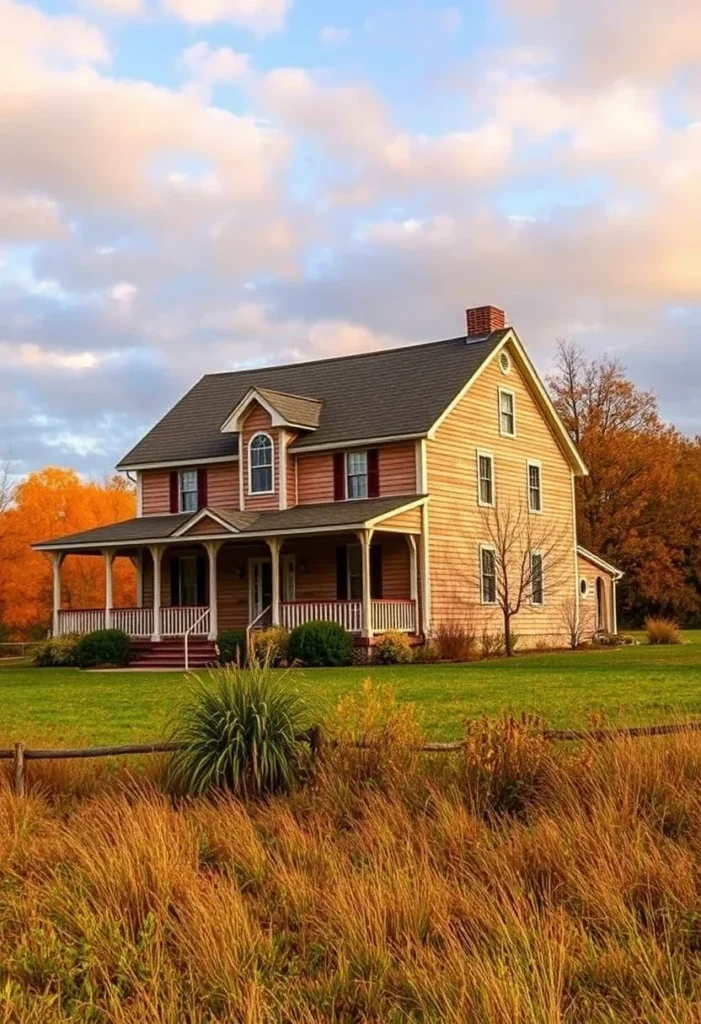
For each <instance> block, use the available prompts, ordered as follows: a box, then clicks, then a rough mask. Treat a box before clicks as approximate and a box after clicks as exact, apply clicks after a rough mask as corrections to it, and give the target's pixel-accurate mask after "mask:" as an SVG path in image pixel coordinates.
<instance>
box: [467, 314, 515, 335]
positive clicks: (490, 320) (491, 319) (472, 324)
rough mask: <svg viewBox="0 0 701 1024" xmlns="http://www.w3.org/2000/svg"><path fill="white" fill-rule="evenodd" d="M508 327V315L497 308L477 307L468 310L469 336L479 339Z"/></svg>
mask: <svg viewBox="0 0 701 1024" xmlns="http://www.w3.org/2000/svg"><path fill="white" fill-rule="evenodd" d="M504 327H506V313H505V312H504V310H503V309H498V308H497V307H496V306H475V308H474V309H468V310H467V336H468V338H477V337H479V336H482V335H485V334H491V332H492V331H501V330H503V329H504Z"/></svg>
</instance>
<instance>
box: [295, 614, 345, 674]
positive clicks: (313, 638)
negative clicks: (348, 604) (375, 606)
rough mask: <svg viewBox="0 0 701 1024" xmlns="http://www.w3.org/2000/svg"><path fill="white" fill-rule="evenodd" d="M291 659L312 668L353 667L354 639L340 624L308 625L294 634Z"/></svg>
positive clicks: (298, 627)
mask: <svg viewBox="0 0 701 1024" xmlns="http://www.w3.org/2000/svg"><path fill="white" fill-rule="evenodd" d="M289 656H290V660H291V661H301V662H303V663H304V664H305V665H309V666H310V667H311V668H324V667H328V668H333V667H336V666H338V665H350V664H351V662H352V660H353V637H352V636H351V635H350V633H346V631H345V629H344V628H343V626H339V625H338V623H337V622H307V623H306V624H305V625H303V626H297V628H296V629H293V630H292V632H291V633H290V647H289Z"/></svg>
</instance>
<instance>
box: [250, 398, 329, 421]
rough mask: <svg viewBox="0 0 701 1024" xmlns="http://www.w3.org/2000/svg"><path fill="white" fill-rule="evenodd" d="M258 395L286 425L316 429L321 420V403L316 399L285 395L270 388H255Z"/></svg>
mask: <svg viewBox="0 0 701 1024" xmlns="http://www.w3.org/2000/svg"><path fill="white" fill-rule="evenodd" d="M257 391H258V394H259V395H260V396H261V398H264V399H265V400H266V402H269V403H270V405H272V407H273V409H276V410H277V411H278V412H279V413H280V415H281V416H282V417H283V418H284V419H286V420H287V422H288V423H294V424H297V425H298V426H300V427H309V428H310V429H316V427H318V426H319V419H320V418H321V409H322V403H321V402H320V401H319V400H318V399H316V398H303V397H302V396H301V395H285V394H283V393H282V392H281V391H271V390H270V388H257Z"/></svg>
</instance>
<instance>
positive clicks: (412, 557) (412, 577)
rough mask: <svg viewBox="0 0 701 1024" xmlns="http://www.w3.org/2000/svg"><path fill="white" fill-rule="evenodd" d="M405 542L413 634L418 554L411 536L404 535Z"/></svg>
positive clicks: (417, 618) (417, 581)
mask: <svg viewBox="0 0 701 1024" xmlns="http://www.w3.org/2000/svg"><path fill="white" fill-rule="evenodd" d="M406 542H407V544H408V545H409V597H410V598H411V600H412V601H413V602H414V632H418V628H419V565H418V553H417V550H416V537H414V535H413V534H411V533H407V534H406Z"/></svg>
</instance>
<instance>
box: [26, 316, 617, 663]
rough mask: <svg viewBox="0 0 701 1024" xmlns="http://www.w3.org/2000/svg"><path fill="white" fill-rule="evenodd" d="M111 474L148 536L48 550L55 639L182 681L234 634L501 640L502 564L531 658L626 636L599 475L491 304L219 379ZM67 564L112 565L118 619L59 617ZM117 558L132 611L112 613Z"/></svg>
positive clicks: (103, 537) (118, 533)
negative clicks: (328, 630) (100, 638)
mask: <svg viewBox="0 0 701 1024" xmlns="http://www.w3.org/2000/svg"><path fill="white" fill-rule="evenodd" d="M117 468H118V469H120V470H123V471H126V472H129V473H130V474H134V475H135V479H136V485H137V495H138V514H137V517H136V518H135V519H132V520H129V521H127V522H121V523H115V524H113V525H110V526H105V527H102V528H99V529H95V530H89V531H87V532H83V533H79V534H74V535H72V536H68V537H62V538H58V539H54V540H49V541H45V542H43V543H41V544H37V545H35V546H36V547H37V548H38V549H39V550H42V551H48V552H51V553H52V555H53V566H54V619H53V629H54V633H56V634H61V633H72V632H85V631H88V630H92V629H96V628H102V627H105V626H112V627H118V628H120V629H123V630H125V631H126V632H128V633H129V634H131V635H132V636H133V637H134V638H135V639H136V641H138V643H139V644H140V646H141V650H142V653H141V657H142V659H143V660H144V661H151V662H152V663H166V664H167V663H168V661H169V660H170V661H172V662H175V661H177V660H181V659H182V648H183V638H184V637H185V636H186V635H187V637H188V642H189V643H190V644H191V645H192V649H193V651H194V652H195V656H196V657H197V658H200V659H203V660H208V659H209V658H210V657H211V654H212V650H211V645H212V642H213V641H214V639H215V638H216V636H217V634H218V632H219V631H220V630H222V629H226V628H255V627H256V626H260V625H263V624H275V625H277V624H280V625H284V626H287V627H294V626H297V625H299V624H301V623H304V622H307V621H310V620H313V619H332V620H335V621H337V622H339V623H341V624H342V625H343V626H344V627H345V628H346V629H347V630H348V631H349V632H351V633H353V634H354V636H355V637H356V644H357V646H358V647H359V648H360V649H361V650H362V649H365V650H366V649H367V648H368V647H370V646H371V645H372V643H373V637H374V636H376V635H377V634H378V633H382V632H383V631H386V630H388V629H394V630H401V631H404V632H406V633H408V634H410V635H411V636H412V637H413V638H415V640H416V642H420V640H421V638H424V637H426V636H429V635H430V634H431V633H432V631H434V630H435V629H436V628H437V627H438V626H439V625H440V624H442V623H447V622H451V621H454V620H458V619H459V620H461V621H468V620H469V621H470V622H471V623H472V625H473V627H474V628H475V630H476V631H477V633H478V634H481V633H483V632H492V633H497V632H499V631H500V630H501V629H503V621H502V614H501V609H500V594H501V590H502V588H501V587H500V582H503V581H501V580H500V574H504V576H506V574H507V572H511V571H512V569H511V565H510V564H508V563H507V559H508V560H509V561H510V563H512V564H513V566H514V567H515V568H516V569H517V570H518V572H519V579H520V582H521V585H522V589H524V593H523V595H522V596H523V600H522V602H521V607H520V609H519V612H518V619H517V620H515V621H514V628H515V629H516V630H517V632H518V634H519V637H520V640H521V644H522V645H529V644H530V645H534V644H536V643H541V642H542V643H552V644H558V643H564V642H566V639H567V634H568V629H570V628H571V625H572V622H573V620H576V622H577V623H578V628H581V629H583V630H586V631H587V632H588V633H589V634H591V633H593V632H594V631H596V630H606V631H610V632H615V631H616V581H617V579H618V578H619V576H620V573H618V572H617V570H616V569H615V568H614V567H613V566H610V565H608V564H607V563H606V562H605V561H603V560H602V559H600V558H598V557H597V556H595V555H593V554H591V553H590V552H587V551H585V550H584V549H583V548H581V547H579V546H578V544H577V536H576V525H575V498H574V481H575V477H576V476H578V475H584V474H586V473H587V469H586V467H585V465H584V464H583V462H582V459H581V457H580V455H579V453H578V451H577V449H576V448H575V446H574V444H573V442H572V440H571V439H570V437H569V435H568V433H567V431H566V430H565V428H564V426H563V424H562V422H561V421H560V419H559V417H558V415H557V412H556V411H555V408H554V407H553V404H552V402H551V401H550V399H549V397H548V394H547V392H546V390H545V387H544V386H543V383H542V381H541V380H540V378H539V376H538V374H537V372H536V370H535V368H534V366H533V364H532V362H531V360H530V358H529V356H528V353H527V352H526V349H525V347H524V345H523V344H522V342H521V341H520V339H519V337H518V336H517V334H516V332H515V331H514V329H513V328H511V327H508V326H507V325H506V319H505V315H504V313H503V311H501V310H499V309H497V308H495V307H493V306H483V307H478V308H475V309H469V310H467V333H466V335H465V336H462V337H458V338H451V339H449V340H447V341H439V342H433V343H430V344H420V345H412V346H409V347H406V348H397V349H389V350H382V351H377V352H370V353H366V354H361V355H353V356H346V357H339V358H331V359H324V360H320V361H316V362H308V363H298V364H294V365H291V366H277V367H269V368H260V369H253V370H244V371H241V372H234V373H218V374H208V375H206V376H205V377H203V378H202V379H201V380H200V381H199V382H198V383H197V384H196V385H195V386H194V387H193V388H192V390H190V391H189V392H188V393H187V394H186V395H185V396H184V397H183V398H182V399H181V400H180V401H179V402H178V403H177V404H176V405H175V406H174V407H173V408H172V409H171V410H170V412H168V413H167V414H166V416H165V417H164V418H163V419H162V420H161V421H160V422H159V423H157V424H156V426H155V427H153V429H152V430H151V431H150V432H149V433H148V434H147V435H146V436H145V437H144V438H143V439H142V440H141V441H140V442H139V443H138V444H137V445H136V446H135V447H134V448H133V449H132V450H131V451H130V452H129V453H128V455H126V456H125V457H124V458H123V459H122V461H121V462H120V463H119V465H118V467H117ZM71 554H83V555H85V554H91V555H95V556H97V557H101V558H103V559H104V563H105V570H106V586H105V603H104V607H102V608H99V609H81V610H78V609H69V608H64V607H62V601H61V565H62V563H63V561H64V559H65V558H66V557H68V556H70V555H71ZM121 557H125V558H130V559H131V560H132V561H133V563H134V565H135V566H136V571H137V578H138V599H137V602H136V605H137V606H136V607H135V608H115V607H113V600H112V571H113V563H114V559H115V558H121ZM525 591H527V592H525Z"/></svg>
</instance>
